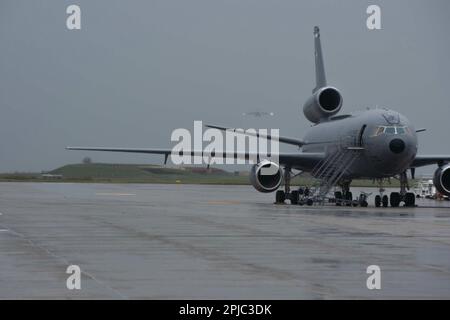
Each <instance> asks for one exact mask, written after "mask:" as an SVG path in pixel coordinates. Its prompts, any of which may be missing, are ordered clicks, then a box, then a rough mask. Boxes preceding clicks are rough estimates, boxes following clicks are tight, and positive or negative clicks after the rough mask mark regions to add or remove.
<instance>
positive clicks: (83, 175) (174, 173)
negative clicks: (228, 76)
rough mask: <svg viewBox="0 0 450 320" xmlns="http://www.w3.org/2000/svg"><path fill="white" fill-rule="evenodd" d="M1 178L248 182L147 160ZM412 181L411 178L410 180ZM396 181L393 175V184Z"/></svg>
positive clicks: (301, 181)
mask: <svg viewBox="0 0 450 320" xmlns="http://www.w3.org/2000/svg"><path fill="white" fill-rule="evenodd" d="M0 181H36V182H49V181H51V182H99V183H183V184H223V185H248V184H249V177H248V175H247V172H237V173H234V172H228V171H225V170H222V169H218V168H209V169H207V168H206V167H176V168H173V167H165V166H159V165H147V164H142V165H139V164H114V163H87V164H84V163H83V164H68V165H65V166H62V167H60V168H57V169H55V170H52V171H50V172H46V173H45V174H41V173H2V174H0ZM312 184H313V179H311V178H310V177H309V175H307V174H305V175H302V176H301V177H296V178H294V179H293V180H292V185H293V186H299V185H312ZM410 184H411V185H414V181H411V183H410ZM352 186H354V187H357V186H361V187H366V186H376V185H374V184H373V182H372V180H354V181H353V182H352ZM386 186H392V187H394V186H395V187H397V186H399V183H398V181H397V180H395V179H393V180H392V184H391V185H389V184H386Z"/></svg>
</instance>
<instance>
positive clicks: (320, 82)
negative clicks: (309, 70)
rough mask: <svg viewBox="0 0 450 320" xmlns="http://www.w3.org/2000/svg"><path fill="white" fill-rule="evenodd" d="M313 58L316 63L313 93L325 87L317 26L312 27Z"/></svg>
mask: <svg viewBox="0 0 450 320" xmlns="http://www.w3.org/2000/svg"><path fill="white" fill-rule="evenodd" d="M314 56H315V63H316V87H315V88H314V90H313V93H314V92H316V91H317V90H318V89H320V88H322V87H325V86H326V85H327V79H326V77H325V66H324V64H323V57H322V45H321V44H320V29H319V27H317V26H315V27H314Z"/></svg>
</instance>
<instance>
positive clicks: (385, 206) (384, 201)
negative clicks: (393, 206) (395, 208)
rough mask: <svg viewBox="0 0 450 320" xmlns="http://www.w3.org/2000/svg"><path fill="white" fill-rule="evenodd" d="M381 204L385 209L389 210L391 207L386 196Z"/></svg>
mask: <svg viewBox="0 0 450 320" xmlns="http://www.w3.org/2000/svg"><path fill="white" fill-rule="evenodd" d="M381 203H382V204H383V208H387V206H388V205H389V197H388V196H387V195H384V196H383V198H382V199H381Z"/></svg>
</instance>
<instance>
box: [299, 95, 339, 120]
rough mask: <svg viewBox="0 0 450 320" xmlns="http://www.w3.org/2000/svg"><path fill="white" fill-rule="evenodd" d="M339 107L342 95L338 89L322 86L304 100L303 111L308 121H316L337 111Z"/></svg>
mask: <svg viewBox="0 0 450 320" xmlns="http://www.w3.org/2000/svg"><path fill="white" fill-rule="evenodd" d="M341 107H342V95H341V93H340V92H339V91H338V89H336V88H334V87H323V88H320V89H318V90H317V91H316V92H314V94H313V95H312V96H311V97H310V98H309V99H308V100H307V101H306V102H305V104H304V106H303V113H304V114H305V117H306V118H307V119H308V120H309V121H311V122H314V123H318V122H320V121H322V120H324V119H327V118H329V117H331V116H333V115H335V114H336V113H338V112H339V110H341Z"/></svg>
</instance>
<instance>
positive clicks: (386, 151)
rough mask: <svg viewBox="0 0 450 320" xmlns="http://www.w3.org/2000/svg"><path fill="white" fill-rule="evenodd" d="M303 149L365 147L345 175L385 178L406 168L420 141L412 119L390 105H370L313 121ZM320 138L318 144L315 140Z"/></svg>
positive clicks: (312, 150)
mask: <svg viewBox="0 0 450 320" xmlns="http://www.w3.org/2000/svg"><path fill="white" fill-rule="evenodd" d="M304 141H305V142H307V143H313V144H307V145H305V146H303V148H302V151H303V152H305V153H308V152H325V153H326V154H327V155H330V154H331V153H334V152H337V149H338V147H339V146H340V145H341V146H342V145H345V146H359V147H362V148H363V150H361V151H359V152H361V155H360V156H359V157H358V158H357V159H356V160H355V161H354V162H353V164H352V165H351V167H350V168H349V169H348V170H347V173H346V174H345V175H344V177H346V178H349V179H352V178H385V177H392V176H394V175H397V174H400V173H402V172H404V171H405V170H406V169H408V168H409V167H410V164H411V163H412V161H413V160H414V158H415V156H416V153H417V147H418V141H417V134H416V130H415V128H414V126H413V125H412V124H411V122H410V121H409V120H408V119H407V118H406V117H405V116H403V115H402V114H400V113H398V112H396V111H393V110H388V109H370V110H364V111H360V112H358V113H355V114H352V115H341V116H335V117H331V118H330V119H328V120H326V121H323V122H320V123H318V124H315V125H313V126H312V127H311V128H310V129H309V130H308V131H307V133H306V135H305V137H304ZM315 142H317V144H314V143H315Z"/></svg>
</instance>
